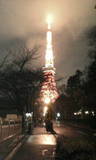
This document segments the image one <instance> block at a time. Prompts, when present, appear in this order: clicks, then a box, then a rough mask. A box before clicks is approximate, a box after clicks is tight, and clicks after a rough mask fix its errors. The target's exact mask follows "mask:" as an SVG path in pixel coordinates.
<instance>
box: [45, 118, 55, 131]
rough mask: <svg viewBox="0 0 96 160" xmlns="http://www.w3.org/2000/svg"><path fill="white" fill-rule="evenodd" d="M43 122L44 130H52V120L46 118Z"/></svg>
mask: <svg viewBox="0 0 96 160" xmlns="http://www.w3.org/2000/svg"><path fill="white" fill-rule="evenodd" d="M45 124H46V131H47V132H53V123H52V121H51V120H49V119H47V120H46V121H45Z"/></svg>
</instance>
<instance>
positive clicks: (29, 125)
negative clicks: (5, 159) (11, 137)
mask: <svg viewBox="0 0 96 160" xmlns="http://www.w3.org/2000/svg"><path fill="white" fill-rule="evenodd" d="M31 133H32V127H31V123H29V124H28V134H31Z"/></svg>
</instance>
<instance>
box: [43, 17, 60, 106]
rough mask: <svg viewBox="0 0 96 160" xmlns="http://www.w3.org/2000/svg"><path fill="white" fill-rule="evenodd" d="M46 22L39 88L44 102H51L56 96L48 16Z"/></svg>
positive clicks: (50, 28) (50, 22) (50, 27)
mask: <svg viewBox="0 0 96 160" xmlns="http://www.w3.org/2000/svg"><path fill="white" fill-rule="evenodd" d="M47 23H48V28H47V33H46V51H45V66H44V67H43V73H44V82H43V84H42V88H41V99H42V100H43V102H44V103H45V104H48V103H53V102H54V101H55V100H56V98H57V97H58V92H57V88H56V82H55V68H54V56H53V47H52V21H51V18H50V17H49V18H48V22H47Z"/></svg>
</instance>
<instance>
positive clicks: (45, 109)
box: [43, 106, 48, 116]
mask: <svg viewBox="0 0 96 160" xmlns="http://www.w3.org/2000/svg"><path fill="white" fill-rule="evenodd" d="M47 111H48V107H47V106H45V107H44V111H43V116H45V115H46V113H47Z"/></svg>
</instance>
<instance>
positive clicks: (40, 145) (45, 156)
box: [12, 127, 56, 160]
mask: <svg viewBox="0 0 96 160" xmlns="http://www.w3.org/2000/svg"><path fill="white" fill-rule="evenodd" d="M55 145H56V137H55V135H52V134H50V133H47V132H46V131H45V128H44V127H36V128H35V129H34V132H33V134H32V135H30V136H29V138H28V139H27V141H26V142H25V143H24V144H23V145H22V147H21V148H20V149H19V150H18V152H17V153H15V155H14V156H13V158H12V160H49V159H50V160H51V159H54V158H53V157H54V150H55Z"/></svg>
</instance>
